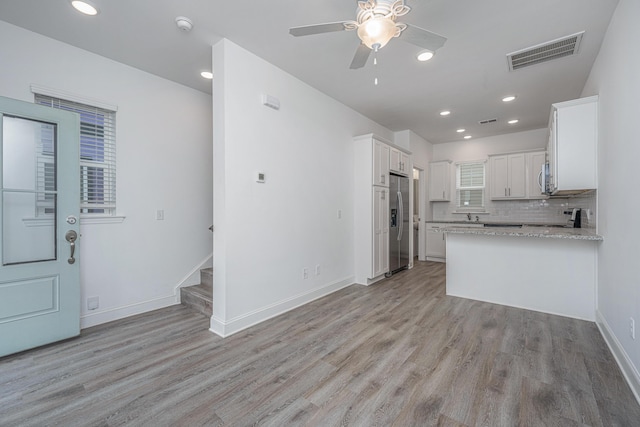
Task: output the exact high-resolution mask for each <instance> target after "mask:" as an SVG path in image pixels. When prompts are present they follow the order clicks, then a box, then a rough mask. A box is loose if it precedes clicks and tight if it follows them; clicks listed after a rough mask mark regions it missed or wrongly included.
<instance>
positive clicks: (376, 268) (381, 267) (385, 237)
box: [370, 186, 389, 278]
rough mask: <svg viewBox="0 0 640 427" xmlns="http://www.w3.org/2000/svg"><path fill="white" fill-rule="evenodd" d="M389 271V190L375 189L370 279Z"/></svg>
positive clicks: (384, 188)
mask: <svg viewBox="0 0 640 427" xmlns="http://www.w3.org/2000/svg"><path fill="white" fill-rule="evenodd" d="M387 271H389V189H388V188H386V187H378V186H374V187H373V272H372V274H371V277H370V278H374V277H378V276H380V275H381V274H384V273H386V272H387Z"/></svg>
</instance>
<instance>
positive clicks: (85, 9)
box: [71, 0, 100, 16]
mask: <svg viewBox="0 0 640 427" xmlns="http://www.w3.org/2000/svg"><path fill="white" fill-rule="evenodd" d="M71 6H73V8H74V9H75V10H77V11H78V12H80V13H84V14H85V15H89V16H95V15H97V14H98V13H100V11H99V10H98V8H97V7H95V6H94V5H92V4H91V3H88V2H86V1H80V0H73V1H72V2H71Z"/></svg>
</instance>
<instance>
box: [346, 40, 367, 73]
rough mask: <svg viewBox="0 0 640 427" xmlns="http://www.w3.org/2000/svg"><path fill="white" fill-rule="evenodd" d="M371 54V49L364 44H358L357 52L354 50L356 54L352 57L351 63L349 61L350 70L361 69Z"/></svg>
mask: <svg viewBox="0 0 640 427" xmlns="http://www.w3.org/2000/svg"><path fill="white" fill-rule="evenodd" d="M370 54H371V49H369V48H368V47H367V45H365V44H364V43H360V46H358V50H356V54H355V55H354V56H353V61H351V66H350V67H349V68H351V69H352V70H356V69H358V68H362V67H364V66H365V64H366V63H367V59H369V55H370Z"/></svg>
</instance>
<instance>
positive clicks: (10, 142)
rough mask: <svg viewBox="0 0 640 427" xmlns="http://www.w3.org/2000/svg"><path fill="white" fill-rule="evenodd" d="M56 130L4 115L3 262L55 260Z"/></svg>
mask: <svg viewBox="0 0 640 427" xmlns="http://www.w3.org/2000/svg"><path fill="white" fill-rule="evenodd" d="M55 135H56V125H55V124H51V123H43V122H39V121H36V120H30V119H25V118H20V117H11V116H6V115H5V116H2V229H3V235H4V237H3V240H2V263H3V265H10V264H17V263H26V262H38V261H50V260H54V259H56V244H55V242H56V239H55V232H56V230H55V224H56V199H57V197H56V194H57V191H56V190H57V186H56V178H55V175H56V174H55V171H56V143H55Z"/></svg>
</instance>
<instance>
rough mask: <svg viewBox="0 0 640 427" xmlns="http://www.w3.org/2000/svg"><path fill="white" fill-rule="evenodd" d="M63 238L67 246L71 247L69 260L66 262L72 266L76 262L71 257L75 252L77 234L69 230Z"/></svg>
mask: <svg viewBox="0 0 640 427" xmlns="http://www.w3.org/2000/svg"><path fill="white" fill-rule="evenodd" d="M64 238H65V239H66V240H67V242H69V244H70V245H71V255H69V259H68V260H67V262H68V263H69V264H73V263H75V262H76V259H75V258H74V257H73V254H74V253H75V251H76V240H77V239H78V233H76V231H75V230H69V231H67V233H66V234H65V235H64Z"/></svg>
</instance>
